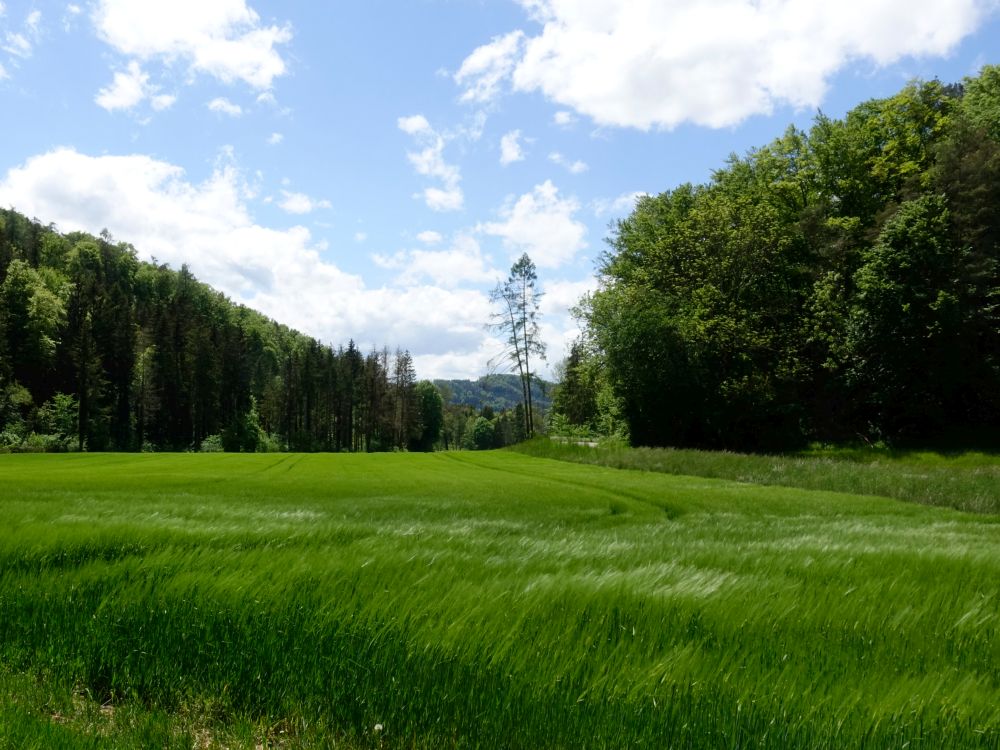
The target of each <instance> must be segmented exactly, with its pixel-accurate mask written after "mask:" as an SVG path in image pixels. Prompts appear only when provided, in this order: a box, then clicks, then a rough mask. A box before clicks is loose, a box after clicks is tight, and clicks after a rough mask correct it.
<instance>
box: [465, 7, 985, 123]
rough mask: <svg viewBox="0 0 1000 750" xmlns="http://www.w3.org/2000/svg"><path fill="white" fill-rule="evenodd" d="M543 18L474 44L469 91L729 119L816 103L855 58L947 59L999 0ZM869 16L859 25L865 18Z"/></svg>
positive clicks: (589, 107) (574, 10) (672, 119)
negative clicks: (530, 29)
mask: <svg viewBox="0 0 1000 750" xmlns="http://www.w3.org/2000/svg"><path fill="white" fill-rule="evenodd" d="M519 2H520V4H521V5H522V6H523V7H524V8H525V9H526V10H527V11H528V13H529V15H530V17H531V18H532V19H533V20H534V21H536V22H537V23H539V24H541V30H540V31H539V32H538V33H537V34H536V35H534V36H527V35H525V34H524V33H523V32H521V31H514V32H511V33H510V34H507V35H505V36H500V37H496V38H494V39H493V40H492V41H491V42H489V43H488V44H485V45H483V46H481V47H479V48H478V49H476V50H475V51H473V52H472V53H471V54H470V55H469V56H468V57H467V58H466V59H465V61H464V62H463V63H462V65H461V67H460V69H459V71H458V73H456V74H455V76H454V78H455V81H456V83H458V84H459V85H460V86H461V87H462V88H463V93H462V98H463V99H465V100H470V101H480V102H481V101H489V100H492V99H494V98H495V97H496V96H498V95H499V93H500V92H501V90H502V89H503V88H504V87H505V85H506V86H509V87H510V88H511V89H513V90H514V91H520V92H541V93H543V94H544V95H545V96H547V97H548V98H549V99H551V100H552V101H554V102H556V103H558V104H560V105H562V106H564V107H568V108H571V109H573V110H575V111H576V112H579V113H581V114H585V115H587V116H589V117H591V118H592V119H593V120H594V121H595V122H597V123H598V124H601V125H617V126H623V127H635V128H641V129H648V128H651V127H662V128H672V127H675V126H677V125H679V124H681V123H684V122H692V123H696V124H699V125H707V126H710V127H724V126H729V125H733V124H736V123H739V122H741V121H742V120H744V119H746V118H747V117H750V116H752V115H755V114H767V113H770V112H771V111H772V110H773V108H774V107H775V106H778V105H784V104H788V105H791V106H794V107H815V106H817V105H818V104H819V103H820V102H821V101H822V99H823V96H824V94H825V92H826V87H827V82H828V80H829V79H830V78H831V77H832V76H833V75H834V74H835V73H837V72H838V71H839V70H841V69H843V68H844V67H845V66H846V65H848V64H849V63H851V62H855V61H859V60H864V61H870V62H873V63H874V64H876V65H879V66H885V65H888V64H891V63H894V62H897V61H899V60H900V59H903V58H906V57H910V56H922V55H945V54H947V53H949V52H950V51H951V50H952V49H953V48H954V47H955V45H956V44H957V43H958V42H959V41H960V40H961V39H962V38H963V37H965V36H966V35H968V34H969V33H971V32H972V31H973V30H975V29H976V28H977V26H978V25H979V24H980V23H981V22H982V21H983V19H984V18H985V17H986V16H987V15H988V14H989V12H990V11H992V10H993V9H994V8H995V7H996V3H995V2H994V0H954V2H948V3H942V2H940V1H939V0H844V2H841V3H827V2H816V1H815V0H763V1H762V0H598V1H596V2H595V1H594V0H519ZM862 18H863V19H864V23H859V22H858V19H862Z"/></svg>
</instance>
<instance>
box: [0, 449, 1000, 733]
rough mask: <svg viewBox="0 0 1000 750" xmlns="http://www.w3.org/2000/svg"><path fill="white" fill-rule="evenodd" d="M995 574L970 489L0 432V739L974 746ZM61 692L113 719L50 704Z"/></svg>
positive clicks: (990, 729) (995, 527)
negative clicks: (166, 445) (178, 448)
mask: <svg viewBox="0 0 1000 750" xmlns="http://www.w3.org/2000/svg"><path fill="white" fill-rule="evenodd" d="M998 602H1000V519H998V518H997V517H992V516H982V515H968V514H962V513H957V512H955V511H951V510H944V509H938V508H927V507H922V506H919V505H914V504H903V503H897V502H893V501H890V500H883V499H879V498H872V497H860V496H854V495H848V494H837V493H829V492H805V491H802V490H797V489H789V488H781V487H768V488H764V487H760V486H755V485H750V484H739V483H733V482H727V481H719V480H713V479H703V478H691V477H678V476H669V475H664V474H658V473H641V472H621V471H614V470H610V469H606V468H602V467H587V466H577V465H573V464H571V463H565V462H563V463H560V462H552V461H540V460H537V459H534V458H531V457H527V456H522V455H518V454H515V453H509V452H503V453H488V454H446V455H434V456H416V455H402V454H399V455H382V456H295V455H293V456H273V455H256V456H254V455H250V456H240V455H204V456H202V455H181V456H176V455H174V456H170V455H142V456H99V455H72V456H65V457H49V456H8V457H4V458H3V460H2V461H0V659H2V663H3V665H4V668H5V670H6V673H7V675H8V677H7V678H6V681H5V680H4V679H0V694H2V693H4V691H7V692H8V694H10V695H14V694H17V692H18V691H17V687H16V683H17V681H18V680H26V679H29V676H33V677H30V679H33V680H34V681H35V682H34V684H36V685H40V686H41V687H39V688H37V689H38V690H41V691H42V693H45V694H46V695H48V696H49V697H48V698H45V699H44V700H42V699H41V698H39V699H38V700H35V701H33V702H32V701H28V702H27V703H25V704H24V705H23V706H21V707H20V708H18V707H17V706H14V707H13V708H12V707H11V706H7V707H5V708H4V709H0V722H2V729H3V731H2V732H0V735H3V736H4V737H5V738H8V739H5V740H3V741H6V742H8V746H12V745H10V744H9V743H10V742H11V740H9V737H10V736H18V735H17V732H18V731H21V732H22V735H20V736H23V737H27V738H29V739H30V738H32V737H34V738H36V739H37V737H39V736H41V734H40V733H44V732H51V733H53V736H55V735H56V734H58V735H59V736H60V737H63V738H69V739H66V742H67V743H72V742H77V741H78V742H79V743H81V744H66V745H65V747H74V748H75V747H111V746H122V747H124V746H128V741H129V739H128V738H129V737H135V736H140V737H146V736H148V737H149V738H152V740H151V741H152V743H153V744H154V745H156V746H165V743H164V742H163V741H160V740H169V741H170V742H174V743H176V746H185V743H187V744H188V745H192V746H193V745H196V744H198V742H199V740H198V737H197V727H198V726H202V725H206V726H209V727H210V728H212V731H213V732H216V733H218V734H219V736H225V737H227V740H226V743H227V744H228V746H239V744H240V742H245V743H246V746H253V744H254V743H257V742H260V739H259V736H258V734H255V732H257V729H254V728H258V729H259V728H260V727H275V726H281V727H282V728H283V729H282V730H281V731H282V734H281V737H280V739H275V738H276V734H275V733H272V734H270V735H269V736H270V737H271V739H272V740H274V741H275V742H278V741H280V742H284V743H286V745H287V746H296V745H302V746H309V745H313V746H316V745H322V744H329V745H334V744H336V746H345V743H346V746H348V747H424V748H440V747H518V748H521V747H546V748H548V747H566V748H569V747H573V748H577V747H581V748H603V747H608V748H610V747H625V746H640V747H655V748H660V747H689V748H718V747H734V748H735V747H747V746H754V747H771V748H788V747H792V748H794V747H810V748H811V747H867V748H882V747H902V746H904V745H906V746H908V747H911V748H915V747H922V748H939V747H955V748H960V747H961V748H964V747H983V748H995V747H997V746H998V743H1000V639H998V637H997V634H998V626H1000V615H998ZM12 686H13V687H12ZM80 694H84V695H86V696H88V699H89V700H90V701H91V702H92V705H98V706H100V705H104V704H107V705H108V706H112V707H121V708H120V710H121V711H122V712H123V713H122V715H123V716H128V715H131V716H134V717H135V719H134V721H132V723H131V724H130V723H128V722H124V728H122V727H117V725H114V724H113V722H112V723H111V724H112V726H111V728H110V729H109V728H107V726H106V727H105V728H104V729H101V728H100V727H99V726H98V725H97V724H94V725H93V726H92V725H90V724H87V723H86V721H85V719H80V718H76V719H74V721H69V722H61V721H58V720H57V719H56V718H54V717H55V715H56V714H57V713H58V714H60V715H64V714H66V711H65V709H59V708H58V706H60V705H64V704H65V703H66V701H67V700H70V699H69V698H67V697H66V696H72V695H80ZM60 696H62V697H60ZM2 698H3V695H0V703H2V702H3V701H2ZM46 701H48V704H47V703H46ZM45 705H50V706H55V707H56V708H51V707H50V708H45ZM192 707H194V708H192ZM130 712H131V713H130ZM78 713H79V714H81V715H83V716H84V717H85V716H86V715H87V710H79V711H78ZM189 715H196V716H197V717H201V718H200V719H198V720H197V721H194V722H190V721H185V720H184V717H185V716H189ZM205 717H208V718H207V719H206V718H205ZM199 722H201V724H199ZM105 723H106V724H108V722H105ZM376 725H380V726H381V728H380V730H379V731H376V730H375V727H376ZM94 726H98V728H97V729H95V728H93V727H94ZM11 727H13V730H12V729H11ZM88 727H90V728H89V729H88ZM239 727H243V729H239ZM269 731H270V730H269ZM109 732H110V734H109ZM129 732H133V734H132V735H129V734H128V733H129ZM136 732H138V733H139V734H135V733H136ZM143 732H145V733H147V734H142V733H143ZM241 732H243V734H241ZM227 733H228V734H227ZM240 737H244V739H242V740H241V739H240ZM109 738H110V739H109ZM3 741H0V747H2V746H3V745H2V742H3ZM102 742H104V743H108V742H110V743H112V744H100V743H102ZM87 743H91V744H87ZM113 743H119V744H117V745H115V744H113ZM39 746H42V745H41V744H39ZM53 746H58V745H55V744H54V745H53Z"/></svg>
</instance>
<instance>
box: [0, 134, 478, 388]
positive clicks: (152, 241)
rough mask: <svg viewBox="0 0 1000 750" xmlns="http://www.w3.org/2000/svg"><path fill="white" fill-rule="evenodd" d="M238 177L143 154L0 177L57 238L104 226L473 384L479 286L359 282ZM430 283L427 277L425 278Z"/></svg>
mask: <svg viewBox="0 0 1000 750" xmlns="http://www.w3.org/2000/svg"><path fill="white" fill-rule="evenodd" d="M243 182H244V180H243V178H242V177H241V175H240V172H239V170H238V169H237V168H236V167H235V166H234V165H233V164H231V163H226V160H225V159H223V160H222V161H221V162H220V164H219V165H218V166H217V167H216V169H215V170H214V172H213V173H212V174H211V176H209V177H208V178H207V179H206V180H204V181H203V182H200V183H198V182H192V181H190V180H189V179H188V178H187V177H186V176H185V174H184V171H183V170H182V169H181V168H180V167H177V166H175V165H172V164H169V163H166V162H162V161H158V160H156V159H153V158H150V157H148V156H143V155H129V156H100V157H91V156H87V155H84V154H80V153H79V152H77V151H74V150H72V149H65V148H61V149H56V150H54V151H51V152H49V153H46V154H42V155H40V156H36V157H33V158H31V159H28V160H27V161H26V162H25V163H24V164H23V165H22V166H19V167H16V168H13V169H11V170H9V171H8V172H7V174H6V176H4V177H3V178H2V179H0V205H5V206H8V205H9V206H13V207H14V208H16V209H17V210H19V211H21V212H23V213H25V214H27V215H29V216H38V217H44V218H43V221H46V222H49V221H52V222H55V224H56V225H57V226H58V227H59V229H60V230H61V231H67V232H68V231H74V230H83V231H88V232H92V233H96V232H99V231H101V229H103V228H105V227H106V228H108V229H109V230H110V231H111V232H112V233H113V235H114V236H115V237H117V238H120V239H121V240H124V241H128V242H131V243H132V244H134V245H135V247H136V248H137V249H138V251H139V253H140V255H141V256H142V257H144V258H149V257H151V256H155V257H156V258H157V259H158V260H159V261H160V262H167V263H170V264H171V265H172V266H173V267H175V268H177V267H180V265H181V264H182V263H187V264H188V265H189V266H190V267H191V270H192V271H193V272H194V273H195V274H196V275H197V276H198V278H199V279H201V280H202V281H205V282H207V283H209V284H212V285H213V286H214V287H215V288H217V289H219V290H220V291H222V292H223V293H225V294H227V295H229V296H230V297H232V298H233V299H235V300H236V301H238V302H241V303H243V304H247V305H249V306H251V307H254V308H255V309H258V310H260V311H261V312H263V313H265V314H266V315H269V316H272V317H274V318H275V319H276V320H279V321H281V322H282V323H285V324H287V325H290V326H293V327H295V328H297V329H299V330H301V331H304V332H306V333H309V334H310V335H313V336H318V337H320V338H322V339H323V340H324V341H328V342H332V343H343V342H346V341H347V340H348V338H354V340H355V341H356V342H357V343H358V345H359V346H360V347H361V348H362V349H365V348H369V347H372V346H382V345H383V344H388V345H391V346H395V345H396V344H399V345H400V346H404V347H407V348H409V350H410V351H411V352H413V353H414V359H415V361H416V363H417V366H418V368H419V369H418V375H419V376H420V377H422V378H423V377H475V376H477V375H479V374H481V373H482V372H483V370H484V368H485V364H486V360H487V359H488V356H489V355H488V354H484V352H487V351H491V350H492V345H491V343H490V340H489V337H488V336H487V335H486V334H485V333H484V331H483V328H482V324H483V322H484V321H485V320H487V319H488V317H489V312H490V305H489V300H488V298H487V295H486V294H485V292H483V291H480V290H470V289H460V288H446V287H444V286H435V285H433V284H426V283H415V284H414V285H411V286H403V287H400V286H392V285H389V286H383V287H378V288H372V287H368V286H366V284H365V283H364V281H363V280H362V278H361V277H360V276H357V275H354V274H348V273H345V272H344V271H342V270H340V269H339V268H338V267H337V266H336V265H335V264H334V263H333V262H331V261H330V260H329V259H328V258H327V257H324V255H323V254H322V243H319V242H317V241H316V240H315V239H314V238H313V237H312V235H311V234H310V232H309V230H308V229H306V228H305V227H302V226H296V227H292V228H291V229H283V230H277V229H271V228H269V227H266V226H262V225H260V224H258V223H257V222H256V221H255V220H254V219H253V217H252V216H251V214H250V212H249V210H248V207H247V205H246V202H245V195H246V192H247V190H246V187H245V185H244V184H243ZM423 276H424V277H426V274H424V275H423Z"/></svg>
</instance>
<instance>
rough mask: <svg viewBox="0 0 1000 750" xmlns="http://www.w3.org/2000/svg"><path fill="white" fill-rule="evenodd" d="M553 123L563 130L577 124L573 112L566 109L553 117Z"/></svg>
mask: <svg viewBox="0 0 1000 750" xmlns="http://www.w3.org/2000/svg"><path fill="white" fill-rule="evenodd" d="M552 122H554V123H555V124H556V125H558V126H559V127H561V128H568V127H569V126H570V125H572V124H573V123H574V122H576V118H575V117H574V116H573V113H572V112H570V111H568V110H565V109H560V110H559V111H558V112H556V113H555V114H554V115H552Z"/></svg>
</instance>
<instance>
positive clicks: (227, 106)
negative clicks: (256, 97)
mask: <svg viewBox="0 0 1000 750" xmlns="http://www.w3.org/2000/svg"><path fill="white" fill-rule="evenodd" d="M205 106H206V107H208V108H209V109H210V110H212V111H213V112H218V113H219V114H222V115H229V116H230V117H240V116H241V115H242V114H243V107H241V106H240V105H239V104H234V103H233V102H231V101H229V100H228V99H227V98H226V97H224V96H217V97H215V98H214V99H212V101H210V102H209V103H208V104H206V105H205Z"/></svg>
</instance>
